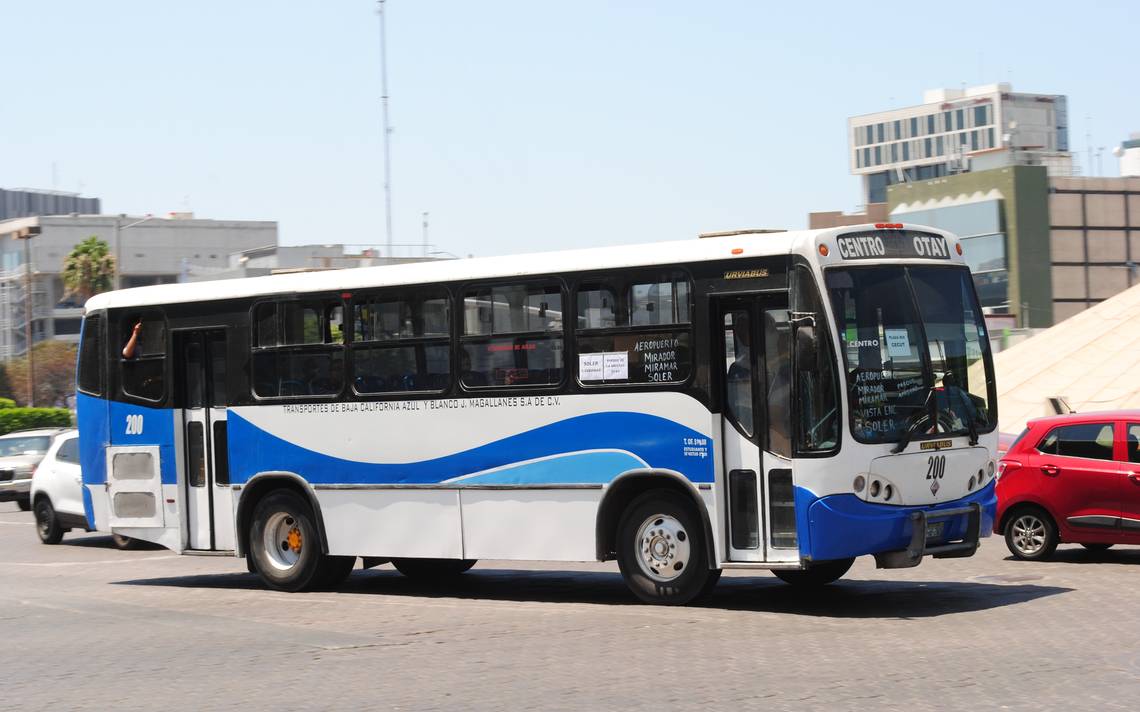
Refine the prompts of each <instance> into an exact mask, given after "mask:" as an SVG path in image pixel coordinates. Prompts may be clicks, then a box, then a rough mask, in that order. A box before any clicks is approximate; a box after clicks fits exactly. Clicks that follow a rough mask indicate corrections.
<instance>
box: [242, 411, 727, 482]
mask: <svg viewBox="0 0 1140 712" xmlns="http://www.w3.org/2000/svg"><path fill="white" fill-rule="evenodd" d="M228 430H229V443H230V476H231V477H230V479H231V482H234V483H237V484H240V483H243V482H246V481H247V480H248V479H249V478H250V477H253V476H254V475H255V474H257V473H259V472H266V471H271V470H284V471H287V472H296V473H298V474H300V475H301V476H303V477H305V478H306V479H307V480H308V481H309V482H312V483H314V484H438V483H440V482H443V481H444V480H450V479H453V478H456V477H462V476H463V475H469V474H473V473H476V472H482V471H484V470H490V469H494V468H498V467H503V466H505V465H511V464H514V463H518V462H522V461H525V460H535V459H538V458H542V457H550V456H552V455H561V454H564V453H573V452H577V451H582V450H624V451H627V452H630V453H632V454H633V455H635V456H636V457H638V458H641V459H642V460H643V461H645V462H647V463H649V465H650V466H651V467H660V468H664V469H670V470H675V471H677V472H680V473H681V474H683V475H685V476H686V477H687V478H689V479H690V480H691V481H693V482H712V481H713V458H712V440H711V439H709V438H707V437H706V436H705V435H702V434H701V433H698V432H697V431H695V430H693V429H692V428H688V427H686V426H684V425H681V424H679V423H676V422H674V421H671V420H668V419H666V418H661V417H658V416H655V415H648V414H645V413H629V412H611V413H592V414H589V415H581V416H577V417H574V418H567V419H566V420H562V421H559V422H557V423H551V424H550V425H544V426H542V427H539V428H535V429H533V430H528V431H526V432H523V433H519V434H518V435H512V436H510V437H507V438H503V439H502V440H497V441H495V442H492V443H488V444H486V445H480V446H479V447H475V448H471V449H469V450H464V451H462V452H457V453H454V454H451V455H445V456H443V457H438V458H433V459H430V460H421V461H419V462H412V463H400V464H388V463H379V464H374V463H368V462H358V461H355V460H346V459H343V458H338V457H335V456H332V455H326V454H323V453H319V452H314V451H313V450H309V449H307V448H303V447H300V446H298V445H295V444H293V443H291V442H289V441H287V440H285V439H283V438H280V437H278V436H276V435H273V434H271V433H268V432H266V431H265V430H262V429H261V428H259V427H257V426H256V425H254V424H253V423H251V422H250V421H249V420H246V419H245V418H243V417H241V416H240V415H239V414H238V413H235V412H233V411H230V414H229V426H228ZM336 432H337V431H336V430H335V427H330V430H329V433H330V435H329V439H328V442H329V449H330V450H335V448H336V439H337V434H336ZM387 435H388V436H390V437H393V436H394V437H405V438H429V437H446V436H447V434H446V433H440V434H438V435H436V434H430V433H427V434H425V433H416V432H406V433H388V434H387ZM686 438H696V439H699V440H701V441H703V442H706V443H707V446H706V447H705V449H704V453H705V457H694V456H692V455H691V454H690V455H689V456H686V454H685V439H686ZM377 450H378V452H377V455H382V450H380V446H379V445H378V446H377ZM631 461H634V460H633V458H631ZM631 469H632V468H631ZM616 474H620V473H614V475H616ZM597 476H598V475H596V474H594V473H592V472H591V471H589V469H588V468H579V467H575V468H566V469H565V471H563V472H560V473H559V477H560V478H565V479H564V480H563V481H562V482H561V484H577V483H596V482H597V480H596V477H597ZM607 481H608V480H607ZM456 484H457V486H462V483H456Z"/></svg>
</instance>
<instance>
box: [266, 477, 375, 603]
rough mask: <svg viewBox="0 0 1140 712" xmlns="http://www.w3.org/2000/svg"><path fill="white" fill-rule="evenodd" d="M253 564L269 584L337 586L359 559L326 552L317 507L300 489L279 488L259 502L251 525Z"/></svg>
mask: <svg viewBox="0 0 1140 712" xmlns="http://www.w3.org/2000/svg"><path fill="white" fill-rule="evenodd" d="M249 554H250V556H251V557H252V559H253V567H254V568H255V569H256V570H257V573H258V575H259V576H261V580H262V581H264V582H265V585H266V586H268V587H269V588H273V589H276V590H278V591H304V590H311V589H316V588H332V587H335V586H336V585H338V584H340V583H341V582H342V581H343V580H344V579H345V578H346V577H347V576H348V574H349V573H350V572H351V571H352V566H353V565H354V564H355V563H356V558H355V557H352V556H329V555H327V554H325V553H324V552H322V551H321V538H320V532H319V531H318V530H317V524H316V517H315V516H314V515H313V510H312V507H310V506H309V503H308V502H306V501H305V499H304V498H303V497H301V496H300V495H299V494H297V493H296V492H293V491H291V490H276V491H274V492H270V493H269V494H267V495H266V496H265V497H263V498H262V499H261V501H259V502H258V503H257V506H256V507H255V508H254V511H253V521H252V523H251V525H250V529H249Z"/></svg>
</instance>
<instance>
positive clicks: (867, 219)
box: [808, 203, 889, 230]
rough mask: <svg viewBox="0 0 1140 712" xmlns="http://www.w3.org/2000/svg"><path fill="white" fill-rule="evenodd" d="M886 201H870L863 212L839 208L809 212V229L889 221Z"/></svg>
mask: <svg viewBox="0 0 1140 712" xmlns="http://www.w3.org/2000/svg"><path fill="white" fill-rule="evenodd" d="M888 217H889V216H888V212H887V204H886V203H870V204H869V205H867V210H866V211H865V212H862V213H844V212H842V211H839V210H826V211H822V212H818V213H808V229H809V230H826V229H828V228H833V227H844V226H846V225H865V224H867V223H881V222H887V218H888Z"/></svg>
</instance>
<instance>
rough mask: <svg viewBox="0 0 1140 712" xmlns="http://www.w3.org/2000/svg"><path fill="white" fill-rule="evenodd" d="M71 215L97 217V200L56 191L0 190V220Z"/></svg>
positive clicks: (77, 194)
mask: <svg viewBox="0 0 1140 712" xmlns="http://www.w3.org/2000/svg"><path fill="white" fill-rule="evenodd" d="M72 213H77V214H84V215H97V214H98V213H99V199H98V198H83V197H80V195H79V193H65V192H63V191H58V190H32V189H30V188H20V189H16V190H6V189H4V188H0V220H10V219H12V218H26V217H31V216H33V215H71V214H72Z"/></svg>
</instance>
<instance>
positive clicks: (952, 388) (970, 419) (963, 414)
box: [942, 371, 985, 428]
mask: <svg viewBox="0 0 1140 712" xmlns="http://www.w3.org/2000/svg"><path fill="white" fill-rule="evenodd" d="M942 388H943V392H944V393H945V394H946V404H947V406H948V407H949V410H950V412H951V413H953V414H954V418H955V419H956V420H957V422H955V423H954V427H956V428H969V427H970V425H971V424H975V425H982V424H984V423H985V417H984V416H982V415H981V413H979V411H978V408H977V407H976V406H975V405H974V402H973V399H972V398H971V397H970V394H969V393H967V392H966V391H965V390H963V389H962V387H961V386H960V385H958V376H957V374H955V373H954V372H953V371H947V372H946V375H945V376H943V377H942Z"/></svg>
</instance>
